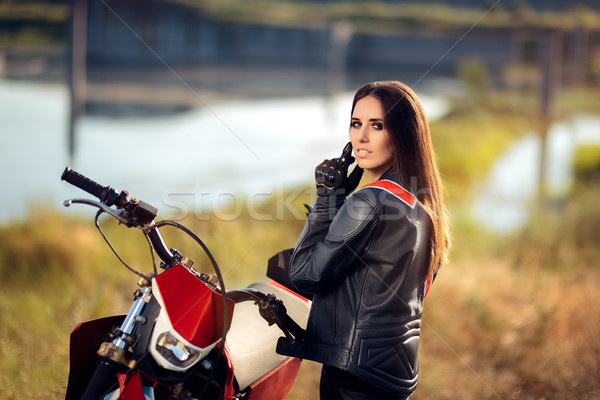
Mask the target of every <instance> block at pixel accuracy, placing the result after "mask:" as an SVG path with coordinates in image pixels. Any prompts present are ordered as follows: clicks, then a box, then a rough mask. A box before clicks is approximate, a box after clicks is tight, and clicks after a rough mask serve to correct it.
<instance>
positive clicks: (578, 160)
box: [573, 144, 600, 190]
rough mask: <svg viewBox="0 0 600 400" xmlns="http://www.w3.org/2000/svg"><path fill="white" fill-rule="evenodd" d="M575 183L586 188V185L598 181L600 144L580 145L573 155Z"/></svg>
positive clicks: (582, 188)
mask: <svg viewBox="0 0 600 400" xmlns="http://www.w3.org/2000/svg"><path fill="white" fill-rule="evenodd" d="M573 169H574V172H575V184H576V185H577V189H579V190H586V187H587V185H589V184H594V183H598V182H600V144H587V145H580V146H578V147H577V148H576V149H575V155H574V157H573Z"/></svg>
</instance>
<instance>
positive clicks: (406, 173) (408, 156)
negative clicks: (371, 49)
mask: <svg viewBox="0 0 600 400" xmlns="http://www.w3.org/2000/svg"><path fill="white" fill-rule="evenodd" d="M366 96H372V97H375V98H376V99H378V100H379V102H380V103H381V107H382V108H383V113H384V118H383V124H384V127H385V128H386V129H387V131H388V133H389V138H390V139H391V140H390V143H389V146H390V149H391V151H392V154H393V155H394V166H393V168H394V172H395V174H396V177H397V179H399V181H400V183H401V184H402V185H403V186H404V187H406V188H407V189H408V190H409V191H411V192H412V193H413V194H415V195H416V196H417V198H418V200H419V202H420V203H421V204H422V205H423V206H424V208H425V210H427V213H428V214H429V216H430V218H431V222H432V226H433V230H432V234H431V239H430V241H431V263H430V266H429V273H430V274H431V273H434V272H437V271H438V270H439V269H440V268H441V267H442V266H444V265H445V264H446V263H447V261H448V252H449V249H450V232H449V226H448V225H449V223H448V218H447V215H446V208H445V205H444V188H443V185H442V180H441V177H440V173H439V170H438V166H437V159H436V156H435V152H434V150H433V143H432V141H431V134H430V131H429V124H428V123H427V118H426V117H425V112H424V111H423V106H422V105H421V102H420V101H419V98H418V97H417V95H416V94H415V93H414V91H413V90H412V89H411V88H409V87H408V86H407V85H406V84H404V83H402V82H398V81H380V82H372V83H369V84H367V85H365V86H363V87H361V88H360V89H359V90H358V91H357V92H356V94H355V95H354V101H353V102H352V113H354V107H355V105H356V102H357V101H359V100H360V99H362V98H363V97H366Z"/></svg>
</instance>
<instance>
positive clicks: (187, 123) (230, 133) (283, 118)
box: [0, 81, 600, 232]
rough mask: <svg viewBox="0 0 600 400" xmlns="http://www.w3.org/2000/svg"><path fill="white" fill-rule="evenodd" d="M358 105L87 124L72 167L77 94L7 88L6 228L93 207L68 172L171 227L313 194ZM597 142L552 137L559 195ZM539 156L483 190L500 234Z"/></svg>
mask: <svg viewBox="0 0 600 400" xmlns="http://www.w3.org/2000/svg"><path fill="white" fill-rule="evenodd" d="M420 97H421V100H422V102H423V105H424V108H425V111H426V113H427V115H428V118H429V119H430V120H434V119H436V118H439V117H440V116H442V115H444V114H445V113H446V112H447V111H448V104H447V103H446V102H445V101H444V100H443V99H441V98H433V97H428V96H423V95H421V96H420ZM351 99H352V94H351V93H347V94H343V95H340V96H337V97H334V98H330V99H328V98H324V97H308V98H295V99H270V100H256V101H249V100H243V101H233V102H229V103H223V104H215V105H209V106H207V107H205V108H202V109H196V110H192V111H189V112H185V113H181V114H177V115H173V116H157V117H145V118H141V117H136V118H110V117H92V116H86V117H85V118H83V119H82V120H81V121H80V123H79V125H78V136H77V149H76V154H75V157H74V160H72V162H70V161H69V157H68V154H67V120H68V106H69V103H68V92H67V89H66V88H65V87H63V86H59V85H44V84H39V83H26V82H10V81H0V104H1V107H0V125H1V127H0V183H1V185H2V189H1V190H0V222H6V221H9V220H11V219H21V218H24V217H25V216H26V215H27V212H28V209H30V208H35V207H40V206H43V207H46V208H54V209H59V210H62V209H64V208H63V207H62V201H63V200H64V199H67V198H73V197H84V196H85V194H83V192H81V191H79V190H77V189H75V188H73V187H71V186H70V185H69V184H67V183H65V182H61V181H60V175H61V173H62V171H63V170H64V168H65V166H66V165H68V164H71V166H72V167H73V169H75V170H77V171H79V172H81V173H83V174H84V175H87V176H88V177H90V178H92V179H94V180H96V181H98V182H99V183H101V184H103V185H108V184H110V185H112V186H113V187H115V188H117V189H126V190H128V191H129V192H130V193H132V195H134V196H135V197H136V198H139V199H143V200H145V201H147V202H148V203H150V204H152V205H154V206H155V207H157V208H158V209H159V210H160V212H161V214H163V215H164V214H168V215H170V216H172V217H183V216H185V215H188V214H189V213H195V214H196V215H197V216H199V217H201V215H202V214H201V213H202V212H204V211H212V212H218V210H220V209H221V208H222V207H223V205H225V204H231V203H237V204H238V205H240V206H241V205H243V204H246V203H250V204H252V203H253V202H256V201H261V200H264V199H266V198H267V197H268V196H272V195H277V194H283V192H284V191H285V190H290V189H293V188H297V187H308V186H309V185H310V184H311V183H312V180H313V171H314V167H315V165H317V164H318V163H319V162H321V161H322V160H323V159H325V158H332V157H336V156H338V155H339V153H340V152H341V149H342V148H343V146H344V144H345V143H346V142H347V137H348V136H347V131H348V121H349V112H350V104H351ZM590 142H600V118H598V117H597V116H594V117H587V116H581V117H578V118H576V119H574V120H572V121H568V122H563V123H559V124H556V125H554V126H553V127H552V129H551V130H550V132H549V139H548V171H547V180H548V184H549V186H550V189H551V190H554V191H564V190H565V189H567V188H568V186H569V185H570V182H571V178H572V177H571V169H570V163H571V158H572V154H573V149H574V148H575V147H576V146H577V145H578V144H581V143H590ZM539 152H540V145H539V140H538V138H537V136H536V135H535V134H533V133H532V134H530V135H526V136H525V137H524V138H522V139H521V140H519V141H517V142H516V143H515V144H514V145H513V146H512V147H511V148H510V149H508V150H507V151H506V152H505V153H504V154H503V155H501V156H500V157H499V158H498V160H497V161H496V163H495V165H494V168H493V170H492V171H491V174H490V177H489V178H488V180H487V181H486V182H484V183H480V184H476V185H475V187H473V190H474V191H475V201H474V204H473V207H472V216H473V218H474V219H475V220H477V221H479V222H480V223H482V224H484V225H486V226H487V227H489V228H491V229H493V230H496V231H500V232H506V231H511V230H513V229H515V228H518V227H520V226H522V225H523V223H524V222H525V221H526V220H527V214H528V206H529V203H530V202H531V200H532V199H533V197H534V194H535V190H536V188H537V177H538V164H537V161H538V159H539ZM280 198H284V197H283V196H280ZM284 201H285V199H284ZM233 209H234V211H233V213H232V214H226V215H225V214H222V215H221V216H222V217H223V218H235V216H236V214H235V213H237V212H238V211H239V207H233ZM73 212H83V213H87V214H86V215H89V214H90V210H88V209H87V207H82V206H79V207H78V208H77V209H76V207H75V206H74V207H71V210H69V213H73ZM262 217H264V216H262Z"/></svg>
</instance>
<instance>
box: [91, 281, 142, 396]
mask: <svg viewBox="0 0 600 400" xmlns="http://www.w3.org/2000/svg"><path fill="white" fill-rule="evenodd" d="M146 282H147V281H146ZM140 286H141V288H140V289H138V290H136V292H135V301H134V302H133V305H132V306H131V308H130V309H129V313H128V314H127V316H126V317H125V320H124V321H123V323H122V324H121V327H120V328H119V330H118V331H117V332H116V334H115V336H114V338H113V340H112V341H110V342H104V343H102V344H101V345H100V348H99V349H98V355H99V356H100V358H101V359H100V364H98V367H96V371H95V372H94V375H93V377H92V379H91V381H90V383H89V385H88V387H87V389H86V391H85V393H84V394H83V397H82V399H85V400H87V399H90V400H98V399H102V398H103V397H104V396H105V395H106V394H108V393H110V392H111V391H113V390H114V389H116V388H117V387H118V380H117V374H118V373H119V372H128V371H129V370H131V369H133V368H134V367H135V362H136V360H135V359H134V358H132V357H131V352H130V351H129V349H130V346H131V345H133V344H134V343H135V339H136V338H135V332H136V328H137V327H138V325H140V324H142V325H143V324H144V323H146V320H145V317H144V314H143V313H144V309H145V306H146V304H148V302H149V301H150V299H151V298H152V289H151V288H150V286H149V285H147V284H143V283H140Z"/></svg>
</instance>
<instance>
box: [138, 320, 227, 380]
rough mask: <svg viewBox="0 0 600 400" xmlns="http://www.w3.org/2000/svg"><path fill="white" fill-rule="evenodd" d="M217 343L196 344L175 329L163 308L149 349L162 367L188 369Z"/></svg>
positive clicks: (178, 369)
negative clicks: (208, 344) (202, 345)
mask: <svg viewBox="0 0 600 400" xmlns="http://www.w3.org/2000/svg"><path fill="white" fill-rule="evenodd" d="M215 344H216V342H215V343H213V344H211V345H210V346H208V347H206V348H201V347H197V346H194V345H193V344H191V343H190V342H188V341H187V340H185V339H184V338H183V337H182V336H181V335H180V334H179V333H177V331H176V330H175V329H173V325H171V323H170V321H169V317H168V316H167V313H166V312H165V310H164V309H162V310H160V313H158V318H157V319H156V324H155V325H154V330H153V331H152V337H151V339H150V343H149V344H148V349H149V350H150V353H152V357H153V358H154V360H155V361H156V362H157V363H158V365H160V366H161V367H163V368H166V369H169V370H171V371H186V370H188V369H189V368H190V367H192V366H193V365H194V364H196V363H197V362H198V361H200V360H201V359H202V358H204V357H205V356H206V355H207V354H208V353H209V352H210V351H211V350H212V348H213V347H214V346H215Z"/></svg>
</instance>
